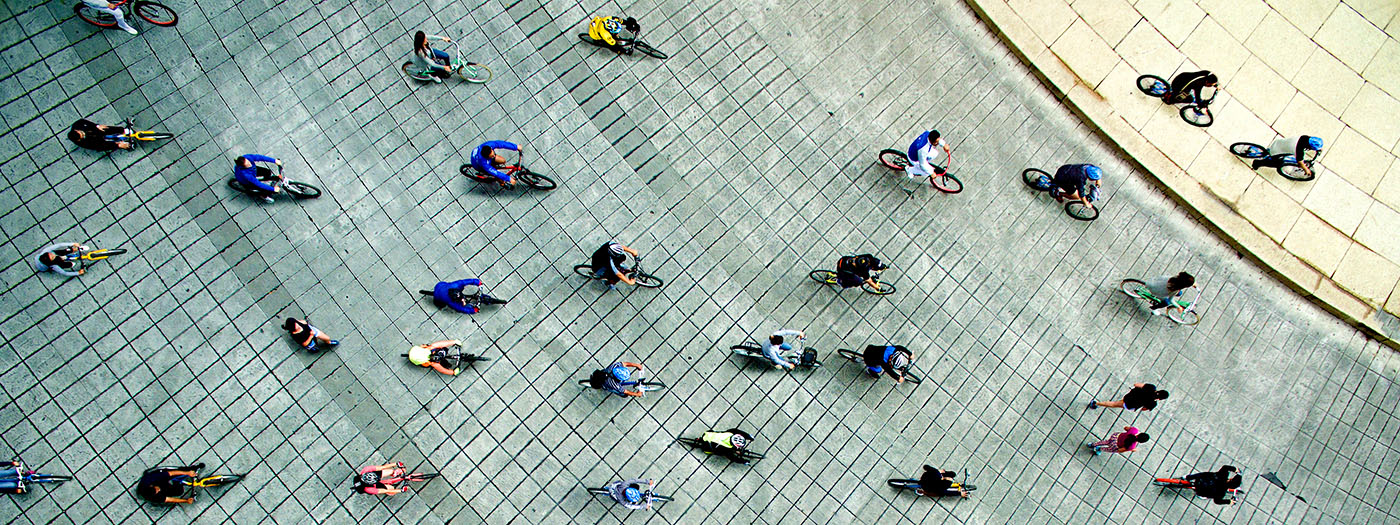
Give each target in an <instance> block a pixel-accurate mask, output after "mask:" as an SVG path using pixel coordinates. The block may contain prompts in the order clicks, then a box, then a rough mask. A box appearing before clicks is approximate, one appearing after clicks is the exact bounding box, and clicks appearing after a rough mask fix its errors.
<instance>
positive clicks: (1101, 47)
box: [1050, 19, 1118, 85]
mask: <svg viewBox="0 0 1400 525" xmlns="http://www.w3.org/2000/svg"><path fill="white" fill-rule="evenodd" d="M1050 50H1051V51H1054V52H1055V55H1056V56H1059V57H1060V59H1061V60H1063V61H1064V62H1065V64H1066V65H1068V66H1069V68H1070V69H1071V70H1072V71H1074V73H1075V74H1076V75H1079V78H1081V79H1083V80H1084V82H1087V83H1089V84H1090V85H1095V84H1098V83H1099V82H1100V81H1102V80H1103V79H1104V77H1105V76H1107V75H1108V73H1109V71H1110V70H1111V69H1112V68H1113V67H1114V65H1115V64H1116V63H1117V62H1118V55H1116V54H1114V52H1113V48H1111V47H1109V46H1108V44H1106V43H1104V41H1103V40H1102V39H1100V38H1099V36H1098V35H1097V34H1095V33H1094V31H1093V30H1092V29H1090V27H1089V25H1088V24H1086V23H1084V21H1083V20H1079V19H1075V21H1074V24H1073V25H1071V26H1069V28H1068V29H1066V30H1065V32H1064V33H1063V34H1061V35H1060V38H1059V40H1056V41H1055V43H1054V44H1052V45H1051V46H1050Z"/></svg>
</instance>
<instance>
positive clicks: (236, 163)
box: [233, 153, 282, 202]
mask: <svg viewBox="0 0 1400 525" xmlns="http://www.w3.org/2000/svg"><path fill="white" fill-rule="evenodd" d="M254 162H271V163H273V164H276V165H278V166H281V165H282V161H280V160H277V159H275V158H272V157H269V156H267V155H258V154H256V153H249V154H247V155H243V156H240V157H238V158H236V159H233V176H234V178H235V179H238V182H239V183H240V184H242V185H243V187H244V188H247V189H248V191H249V192H251V193H253V194H254V196H256V197H262V199H263V200H264V201H267V202H272V194H274V193H277V191H278V186H277V184H268V183H266V182H263V181H264V180H272V179H277V178H280V177H277V176H276V175H273V173H272V170H271V169H268V168H264V167H262V166H258V165H257V164H254ZM279 182H280V181H279Z"/></svg>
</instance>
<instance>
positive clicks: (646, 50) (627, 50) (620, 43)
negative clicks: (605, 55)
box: [578, 31, 671, 60]
mask: <svg viewBox="0 0 1400 525" xmlns="http://www.w3.org/2000/svg"><path fill="white" fill-rule="evenodd" d="M578 39H579V40H582V41H584V42H587V43H589V44H593V45H595V46H598V47H601V48H603V49H610V50H613V51H617V52H619V53H624V54H627V55H631V54H632V52H633V51H641V52H642V53H643V54H646V55H650V56H651V57H653V58H659V59H661V60H666V59H667V58H670V56H671V55H667V54H666V53H662V52H661V51H660V50H658V49H656V48H654V47H651V44H648V43H646V42H643V41H642V33H641V32H640V31H638V32H637V36H635V37H633V38H619V39H617V45H608V43H607V42H605V41H602V40H594V39H593V37H591V36H588V33H579V34H578Z"/></svg>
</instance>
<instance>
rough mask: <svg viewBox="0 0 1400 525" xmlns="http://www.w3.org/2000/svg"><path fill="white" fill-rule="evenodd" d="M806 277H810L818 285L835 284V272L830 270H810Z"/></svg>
mask: <svg viewBox="0 0 1400 525" xmlns="http://www.w3.org/2000/svg"><path fill="white" fill-rule="evenodd" d="M807 277H811V278H812V280H813V281H816V282H819V283H825V284H836V272H833V271H831V270H812V273H809V274H807Z"/></svg>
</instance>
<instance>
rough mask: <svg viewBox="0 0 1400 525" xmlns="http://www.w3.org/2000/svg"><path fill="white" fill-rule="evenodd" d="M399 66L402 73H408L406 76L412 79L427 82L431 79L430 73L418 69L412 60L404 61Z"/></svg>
mask: <svg viewBox="0 0 1400 525" xmlns="http://www.w3.org/2000/svg"><path fill="white" fill-rule="evenodd" d="M400 68H401V69H403V74H405V75H408V78H411V79H413V80H421V81H423V82H428V81H430V80H432V79H433V77H432V75H429V74H427V73H426V72H424V71H422V70H420V69H418V66H415V65H413V62H404V63H403V65H402V66H400Z"/></svg>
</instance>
